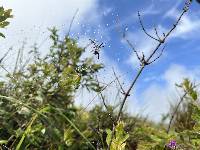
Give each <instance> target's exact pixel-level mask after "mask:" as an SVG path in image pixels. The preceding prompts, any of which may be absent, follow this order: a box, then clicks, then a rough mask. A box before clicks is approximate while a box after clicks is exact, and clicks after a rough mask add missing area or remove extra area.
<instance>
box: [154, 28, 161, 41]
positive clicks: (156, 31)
mask: <svg viewBox="0 0 200 150" xmlns="http://www.w3.org/2000/svg"><path fill="white" fill-rule="evenodd" d="M154 30H155V33H156V36H157V38H158V39H159V41H161V38H160V36H159V34H158V30H157V28H156V27H154Z"/></svg>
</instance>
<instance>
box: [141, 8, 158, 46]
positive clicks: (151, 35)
mask: <svg viewBox="0 0 200 150" xmlns="http://www.w3.org/2000/svg"><path fill="white" fill-rule="evenodd" d="M138 18H139V22H140V25H141V27H142V30H143V31H144V33H145V34H146V35H147V36H148V37H150V38H151V39H153V40H155V41H158V42H160V40H159V39H157V38H155V37H153V36H152V35H150V34H149V33H148V32H147V31H146V29H145V28H144V25H143V23H142V19H141V15H140V12H139V11H138Z"/></svg>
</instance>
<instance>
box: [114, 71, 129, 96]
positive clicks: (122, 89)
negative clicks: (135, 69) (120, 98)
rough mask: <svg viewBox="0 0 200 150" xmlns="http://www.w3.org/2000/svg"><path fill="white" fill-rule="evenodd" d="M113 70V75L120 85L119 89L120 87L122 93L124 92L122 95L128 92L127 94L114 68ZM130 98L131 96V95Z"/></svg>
mask: <svg viewBox="0 0 200 150" xmlns="http://www.w3.org/2000/svg"><path fill="white" fill-rule="evenodd" d="M112 70H113V74H114V76H115V78H116V79H117V82H118V84H119V87H120V89H121V91H122V92H121V93H122V94H125V93H126V92H125V90H124V88H123V87H122V84H121V83H120V81H119V78H118V77H117V75H116V73H115V70H114V68H112ZM129 96H130V95H129Z"/></svg>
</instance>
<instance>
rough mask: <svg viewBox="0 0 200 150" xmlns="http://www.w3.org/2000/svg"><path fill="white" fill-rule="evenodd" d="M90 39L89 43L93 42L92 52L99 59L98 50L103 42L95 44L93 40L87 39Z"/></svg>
mask: <svg viewBox="0 0 200 150" xmlns="http://www.w3.org/2000/svg"><path fill="white" fill-rule="evenodd" d="M89 40H90V41H91V44H93V47H92V48H93V50H92V51H93V54H94V55H97V58H98V59H99V51H100V49H101V48H102V47H104V45H103V43H101V44H97V43H96V42H95V40H91V39H89Z"/></svg>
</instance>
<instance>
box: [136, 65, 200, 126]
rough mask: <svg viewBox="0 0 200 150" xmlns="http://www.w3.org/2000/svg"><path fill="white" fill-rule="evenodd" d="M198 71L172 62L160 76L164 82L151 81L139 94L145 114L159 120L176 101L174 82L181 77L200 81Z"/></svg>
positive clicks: (177, 81) (179, 81)
mask: <svg viewBox="0 0 200 150" xmlns="http://www.w3.org/2000/svg"><path fill="white" fill-rule="evenodd" d="M199 75H200V72H199V71H198V68H194V69H189V68H186V67H185V66H182V65H177V64H172V65H171V66H170V67H169V68H168V69H167V70H166V71H165V72H164V74H162V75H161V76H160V79H161V81H163V82H164V84H159V83H152V84H151V85H150V86H149V87H147V89H146V90H145V91H144V92H143V93H142V94H141V95H140V97H142V98H140V99H143V100H144V104H145V106H146V109H145V110H144V111H145V114H146V115H148V116H149V118H150V119H152V120H154V121H157V122H158V121H159V120H160V119H161V116H162V114H164V113H167V112H168V111H169V108H170V103H173V104H176V103H177V101H178V94H177V92H176V91H177V89H176V88H175V83H178V84H180V83H181V82H182V81H183V78H189V79H190V80H191V81H196V82H198V81H200V78H199Z"/></svg>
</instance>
